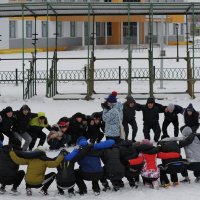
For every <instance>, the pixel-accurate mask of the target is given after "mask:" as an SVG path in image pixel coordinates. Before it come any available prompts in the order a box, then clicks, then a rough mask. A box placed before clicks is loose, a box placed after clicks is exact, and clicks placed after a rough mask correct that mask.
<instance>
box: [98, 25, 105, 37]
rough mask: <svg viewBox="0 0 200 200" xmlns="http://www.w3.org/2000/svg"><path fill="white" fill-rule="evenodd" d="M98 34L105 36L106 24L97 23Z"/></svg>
mask: <svg viewBox="0 0 200 200" xmlns="http://www.w3.org/2000/svg"><path fill="white" fill-rule="evenodd" d="M96 36H97V37H103V36H105V24H104V23H101V22H97V23H96Z"/></svg>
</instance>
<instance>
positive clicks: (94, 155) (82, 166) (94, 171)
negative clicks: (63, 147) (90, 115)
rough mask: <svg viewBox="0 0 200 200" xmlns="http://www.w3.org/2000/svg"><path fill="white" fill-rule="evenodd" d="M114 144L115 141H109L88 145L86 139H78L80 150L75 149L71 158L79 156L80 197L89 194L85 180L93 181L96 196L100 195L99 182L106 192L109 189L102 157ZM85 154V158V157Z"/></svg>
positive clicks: (78, 184) (77, 180) (78, 179)
mask: <svg viewBox="0 0 200 200" xmlns="http://www.w3.org/2000/svg"><path fill="white" fill-rule="evenodd" d="M114 143H115V142H114V140H107V141H104V142H100V143H96V144H89V145H88V143H87V140H86V138H85V137H79V138H78V140H77V144H78V145H79V146H80V148H79V149H75V150H74V151H73V152H72V153H71V157H73V156H77V155H78V156H79V159H78V158H77V160H78V164H79V169H78V170H76V171H75V176H76V184H77V186H78V188H79V194H80V195H84V194H86V193H87V186H86V184H85V183H84V181H83V180H87V181H92V189H93V191H94V193H95V195H99V194H100V187H99V183H98V181H99V180H100V181H101V182H102V185H103V186H104V191H106V190H107V189H109V185H108V182H107V180H106V179H105V177H104V170H103V167H102V166H101V158H100V157H101V155H102V153H103V151H104V150H105V149H107V148H109V147H111V146H112V145H113V144H114ZM84 154H85V156H84V157H83V155H84ZM67 157H68V156H67ZM80 157H82V158H80ZM65 159H66V157H65Z"/></svg>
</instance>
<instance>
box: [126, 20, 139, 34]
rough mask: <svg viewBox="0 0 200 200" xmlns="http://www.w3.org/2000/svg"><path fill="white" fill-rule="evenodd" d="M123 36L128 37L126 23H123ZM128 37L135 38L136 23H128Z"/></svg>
mask: <svg viewBox="0 0 200 200" xmlns="http://www.w3.org/2000/svg"><path fill="white" fill-rule="evenodd" d="M123 36H125V37H126V36H129V34H128V22H124V23H123ZM130 36H137V23H136V22H130Z"/></svg>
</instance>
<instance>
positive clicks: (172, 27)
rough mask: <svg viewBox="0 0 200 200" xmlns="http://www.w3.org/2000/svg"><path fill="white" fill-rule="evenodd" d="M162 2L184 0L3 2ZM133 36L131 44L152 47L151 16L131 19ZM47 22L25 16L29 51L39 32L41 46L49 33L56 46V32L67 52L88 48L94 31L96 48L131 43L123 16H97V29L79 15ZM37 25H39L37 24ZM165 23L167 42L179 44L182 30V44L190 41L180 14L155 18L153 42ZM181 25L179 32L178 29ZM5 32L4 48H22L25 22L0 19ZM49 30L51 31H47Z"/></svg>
mask: <svg viewBox="0 0 200 200" xmlns="http://www.w3.org/2000/svg"><path fill="white" fill-rule="evenodd" d="M111 1H112V2H114V3H121V2H141V3H145V2H160V3H164V2H165V3H166V2H167V3H173V2H174V3H175V2H178V3H181V2H183V1H184V0H4V1H1V3H24V2H25V3H30V2H31V3H38V2H70V3H72V2H81V3H82V2H105V3H106V2H108V3H110V2H111ZM130 19H131V20H130V21H131V22H130V36H131V43H132V44H134V45H143V44H148V40H149V39H148V35H149V33H148V30H149V22H148V21H149V18H148V16H142V15H138V16H131V18H130ZM48 20H49V22H48V23H47V18H46V17H37V20H36V21H35V19H34V17H25V22H24V36H25V48H32V47H33V44H32V43H33V41H32V38H33V37H34V35H33V34H34V33H35V29H36V33H37V38H38V40H37V47H38V48H46V43H47V42H46V39H47V34H48V39H49V47H50V48H51V47H52V48H53V47H54V46H55V33H56V32H57V37H58V40H57V41H58V47H59V48H60V49H67V48H69V47H75V46H83V47H84V46H86V45H87V44H88V33H89V36H90V37H92V36H93V35H92V32H93V31H94V33H95V34H94V38H95V40H94V43H95V45H125V44H127V43H128V39H129V38H128V22H127V21H126V20H125V19H124V18H123V16H119V17H116V16H97V17H95V26H94V28H93V27H92V26H91V25H90V31H89V26H88V17H85V18H80V17H78V16H71V17H66V16H60V17H58V19H57V31H56V18H55V17H52V16H50V17H49V19H48ZM35 22H36V23H35ZM161 22H163V24H164V26H163V27H164V42H165V44H167V45H168V44H169V45H170V44H176V37H177V31H178V37H179V42H180V43H181V42H182V43H184V41H185V40H186V23H185V17H184V16H180V15H169V16H154V17H153V41H154V43H155V44H159V41H160V38H159V35H160V33H161V31H162V30H161V29H162V26H161ZM177 24H178V25H179V26H178V30H177ZM0 25H1V27H4V29H1V32H0V35H2V36H1V38H0V39H1V40H2V41H1V45H0V48H1V49H15V48H21V47H22V19H21V18H16V17H10V18H3V19H0ZM47 28H48V31H47Z"/></svg>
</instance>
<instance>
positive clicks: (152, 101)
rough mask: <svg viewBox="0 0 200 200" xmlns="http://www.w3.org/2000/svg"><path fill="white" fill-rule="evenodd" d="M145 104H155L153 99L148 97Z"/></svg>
mask: <svg viewBox="0 0 200 200" xmlns="http://www.w3.org/2000/svg"><path fill="white" fill-rule="evenodd" d="M147 103H155V99H154V98H153V97H149V98H148V99H147Z"/></svg>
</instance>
